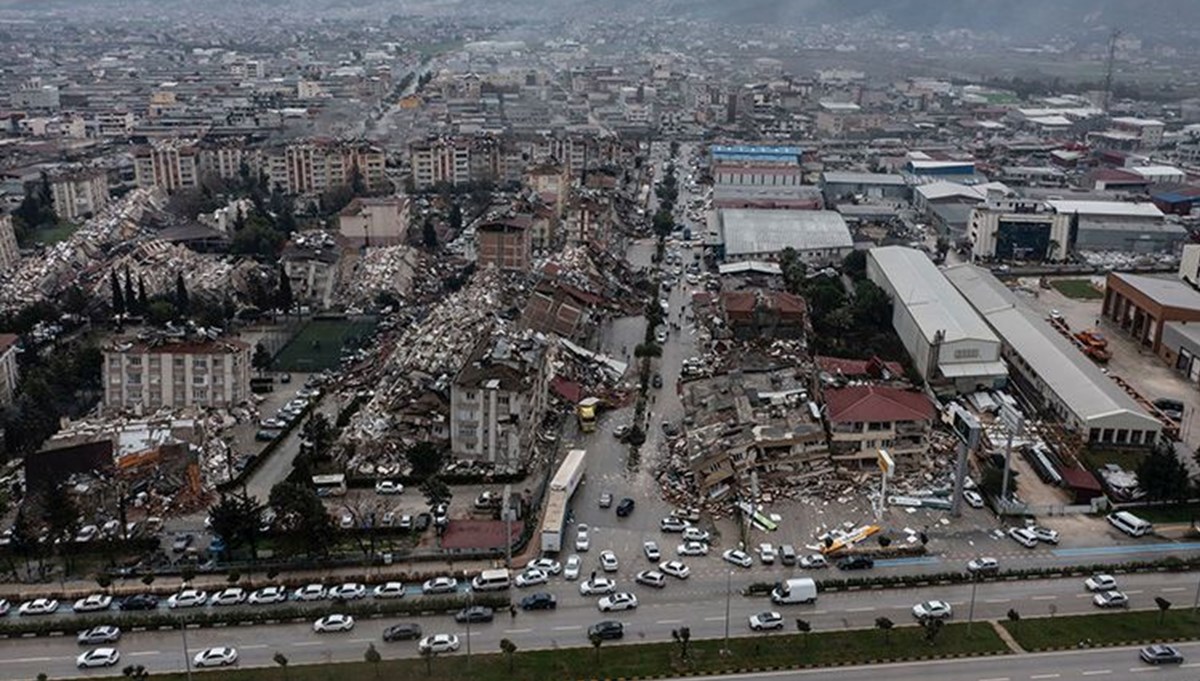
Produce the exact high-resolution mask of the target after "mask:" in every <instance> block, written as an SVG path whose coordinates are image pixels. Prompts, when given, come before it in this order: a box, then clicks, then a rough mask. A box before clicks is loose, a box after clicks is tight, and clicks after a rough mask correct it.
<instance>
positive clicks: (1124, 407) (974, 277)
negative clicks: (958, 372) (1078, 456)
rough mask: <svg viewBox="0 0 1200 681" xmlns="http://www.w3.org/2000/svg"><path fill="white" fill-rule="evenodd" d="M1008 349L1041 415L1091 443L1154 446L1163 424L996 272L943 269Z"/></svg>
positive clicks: (1013, 377)
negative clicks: (1017, 293)
mask: <svg viewBox="0 0 1200 681" xmlns="http://www.w3.org/2000/svg"><path fill="white" fill-rule="evenodd" d="M944 272H945V276H946V279H948V280H949V281H950V283H951V284H952V285H953V286H954V288H955V289H957V291H958V292H959V293H960V294H961V295H962V296H963V298H964V299H965V300H967V301H969V303H970V305H971V307H972V308H973V309H974V310H975V311H976V312H977V313H978V314H979V315H981V316H982V317H983V319H984V320H985V321H986V322H987V324H988V326H989V327H990V328H991V330H992V331H993V332H995V334H996V335H997V336H998V337H999V338H1000V340H1001V342H1002V343H1003V349H1002V355H1003V357H1004V359H1005V360H1006V361H1007V363H1008V366H1009V367H1010V368H1011V372H1010V376H1009V378H1010V387H1011V388H1012V389H1014V390H1017V391H1019V392H1020V393H1021V395H1022V396H1024V397H1025V398H1026V399H1027V400H1029V402H1030V403H1031V404H1033V405H1034V407H1035V409H1036V410H1037V411H1039V412H1047V413H1051V414H1054V415H1055V416H1057V417H1058V418H1059V419H1060V420H1061V421H1062V423H1063V424H1065V425H1066V427H1067V428H1069V429H1071V430H1073V431H1075V432H1076V433H1077V434H1078V435H1079V437H1080V438H1081V439H1082V440H1083V441H1084V442H1085V443H1087V444H1089V445H1094V446H1109V447H1111V446H1112V445H1127V446H1143V447H1148V446H1150V445H1153V444H1154V442H1156V441H1157V440H1158V437H1159V433H1160V432H1161V431H1162V426H1163V424H1162V423H1161V422H1159V421H1158V420H1157V419H1156V418H1154V417H1153V416H1151V415H1150V414H1149V413H1148V412H1147V411H1146V410H1145V409H1144V408H1143V407H1142V406H1141V405H1140V404H1138V402H1137V401H1136V400H1134V399H1133V397H1131V396H1130V395H1129V393H1127V392H1125V390H1124V389H1123V388H1121V387H1120V386H1118V385H1117V384H1116V383H1115V382H1114V381H1113V380H1112V378H1110V377H1109V376H1108V375H1107V374H1105V373H1104V372H1102V371H1101V370H1100V367H1098V366H1097V365H1096V363H1095V362H1093V361H1092V360H1090V359H1088V358H1087V357H1086V356H1085V355H1084V354H1083V353H1082V352H1080V351H1079V349H1078V348H1076V347H1075V346H1074V345H1073V344H1071V342H1070V341H1068V340H1067V339H1066V338H1064V337H1063V336H1062V334H1060V333H1059V332H1058V331H1057V330H1055V329H1054V328H1053V327H1051V326H1050V323H1049V322H1048V321H1046V319H1045V318H1044V316H1043V315H1042V314H1040V313H1038V312H1037V311H1035V310H1033V309H1032V308H1031V307H1030V306H1029V305H1028V304H1027V303H1026V302H1025V301H1024V300H1022V299H1021V298H1019V297H1017V295H1016V293H1014V292H1013V291H1012V290H1010V289H1009V288H1008V287H1007V286H1005V285H1004V282H1002V281H1000V280H999V279H997V278H996V277H995V276H994V275H993V274H992V273H991V272H989V271H987V270H985V269H983V268H981V267H976V266H974V265H955V266H953V267H949V268H947V269H946V270H944Z"/></svg>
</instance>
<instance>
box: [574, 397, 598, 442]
mask: <svg viewBox="0 0 1200 681" xmlns="http://www.w3.org/2000/svg"><path fill="white" fill-rule="evenodd" d="M599 406H600V399H599V398H597V397H585V398H583V399H582V400H579V404H578V405H576V407H575V414H576V415H577V416H578V417H579V430H580V431H582V432H584V433H594V432H596V408H597V407H599Z"/></svg>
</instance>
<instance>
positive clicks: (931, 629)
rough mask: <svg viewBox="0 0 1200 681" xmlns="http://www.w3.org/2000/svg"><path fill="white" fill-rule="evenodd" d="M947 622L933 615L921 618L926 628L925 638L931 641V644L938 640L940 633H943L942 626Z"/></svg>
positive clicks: (922, 625) (922, 624)
mask: <svg viewBox="0 0 1200 681" xmlns="http://www.w3.org/2000/svg"><path fill="white" fill-rule="evenodd" d="M945 624H946V623H945V622H943V621H942V620H940V619H937V618H933V617H926V618H925V619H923V620H921V628H922V629H924V630H925V640H926V641H928V642H929V645H933V643H934V641H935V640H937V637H938V634H940V633H942V627H943V626H945Z"/></svg>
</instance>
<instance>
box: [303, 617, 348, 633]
mask: <svg viewBox="0 0 1200 681" xmlns="http://www.w3.org/2000/svg"><path fill="white" fill-rule="evenodd" d="M353 628H354V618H353V617H351V616H350V615H341V614H336V613H335V614H333V615H326V616H324V617H322V618H321V619H319V620H317V621H316V622H313V631H314V632H315V633H318V634H328V633H332V632H336V631H350V630H351V629H353Z"/></svg>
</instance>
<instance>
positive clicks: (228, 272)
mask: <svg viewBox="0 0 1200 681" xmlns="http://www.w3.org/2000/svg"><path fill="white" fill-rule="evenodd" d="M235 267H236V266H235V264H234V261H233V260H231V259H229V258H220V257H214V256H208V255H201V254H199V253H196V252H195V251H193V250H191V249H188V248H185V247H183V246H179V245H176V244H171V243H167V242H165V241H160V240H158V239H150V240H147V241H142V242H141V243H139V244H138V245H137V246H136V247H135V248H134V249H133V251H131V252H129V253H127V254H124V255H122V256H120V257H118V258H116V259H114V260H112V261H111V262H110V263H108V265H107V266H105V267H103V268H102V269H101V270H99V271H98V273H97V274H98V276H96V278H95V280H94V282H93V290H92V294H93V295H95V296H96V297H97V298H100V299H107V296H108V295H109V294H110V292H109V286H110V284H109V276H110V272H115V273H116V274H117V275H118V277H123V276H124V274H125V271H126V270H127V269H128V270H129V271H130V272H131V273H132V275H133V277H134V279H135V280H136V279H137V278H138V277H141V279H142V281H144V282H145V284H146V295H148V296H154V295H156V294H160V293H166V292H171V291H174V290H175V277H176V275H177V274H179V273H180V272H182V273H183V275H184V278H185V279H186V280H187V287H188V292H189V293H192V294H193V295H201V296H203V295H205V294H209V295H218V296H221V295H225V294H227V293H228V292H229V290H230V288H231V283H232V281H233V279H234V277H233V273H234V270H235ZM121 281H124V279H121Z"/></svg>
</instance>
